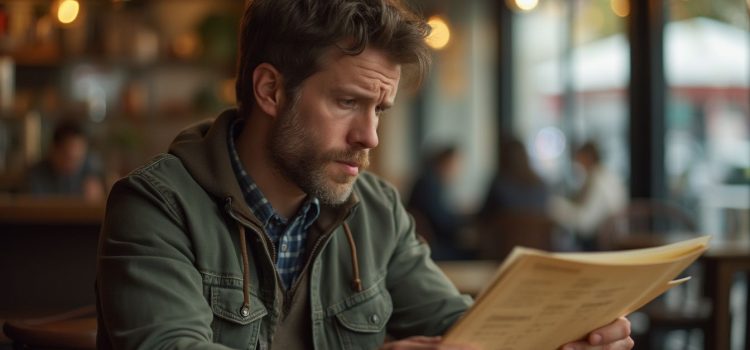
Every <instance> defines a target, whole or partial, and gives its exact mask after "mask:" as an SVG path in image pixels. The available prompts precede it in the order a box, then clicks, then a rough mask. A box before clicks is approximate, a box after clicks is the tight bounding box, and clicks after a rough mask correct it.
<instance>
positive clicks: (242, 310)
mask: <svg viewBox="0 0 750 350" xmlns="http://www.w3.org/2000/svg"><path fill="white" fill-rule="evenodd" d="M240 315H242V317H247V316H250V308H249V307H248V306H247V305H242V307H241V308H240Z"/></svg>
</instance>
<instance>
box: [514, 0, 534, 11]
mask: <svg viewBox="0 0 750 350" xmlns="http://www.w3.org/2000/svg"><path fill="white" fill-rule="evenodd" d="M536 5H539V0H516V7H518V9H520V10H523V11H531V10H533V9H534V8H536Z"/></svg>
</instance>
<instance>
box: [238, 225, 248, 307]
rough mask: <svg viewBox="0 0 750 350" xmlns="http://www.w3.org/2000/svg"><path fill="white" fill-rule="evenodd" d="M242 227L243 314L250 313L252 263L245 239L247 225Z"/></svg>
mask: <svg viewBox="0 0 750 350" xmlns="http://www.w3.org/2000/svg"><path fill="white" fill-rule="evenodd" d="M239 227H240V251H241V252H242V269H243V271H242V300H243V302H242V309H240V313H241V314H242V316H247V315H249V314H250V263H249V262H248V255H247V241H246V240H245V226H242V224H239Z"/></svg>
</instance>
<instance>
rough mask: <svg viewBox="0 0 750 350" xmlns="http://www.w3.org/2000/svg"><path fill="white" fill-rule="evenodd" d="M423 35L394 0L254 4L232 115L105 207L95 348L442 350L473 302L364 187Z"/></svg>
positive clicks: (404, 218)
mask: <svg viewBox="0 0 750 350" xmlns="http://www.w3.org/2000/svg"><path fill="white" fill-rule="evenodd" d="M427 32H428V30H427V27H426V25H425V23H424V22H423V21H422V20H421V19H419V18H417V17H415V16H413V15H412V14H410V13H408V12H406V11H404V10H403V9H402V8H401V7H400V6H399V5H397V4H395V3H393V2H392V1H385V0H382V1H381V0H360V1H351V0H350V1H345V0H325V1H321V0H257V1H253V2H251V4H250V5H249V7H248V9H247V11H246V12H245V16H244V18H243V24H242V33H241V39H240V43H241V48H240V62H239V76H238V81H237V98H238V101H239V109H238V110H231V111H227V112H225V113H224V114H222V115H221V116H219V117H218V118H217V119H216V120H215V121H214V122H212V123H206V124H201V125H198V126H196V127H194V128H191V129H189V130H187V131H185V132H183V133H182V134H181V135H179V136H178V137H177V139H176V140H175V141H174V143H173V144H172V145H171V147H170V153H169V154H165V155H161V156H159V157H157V158H156V159H154V160H153V161H152V162H151V163H149V164H148V165H146V166H144V167H142V168H140V169H138V170H136V171H135V172H133V173H132V174H131V175H129V176H128V177H126V178H125V179H123V180H121V181H120V182H118V183H117V184H116V185H115V186H114V188H113V190H112V193H111V194H110V198H109V201H108V206H107V214H106V219H105V222H104V225H103V228H102V236H101V239H100V249H99V258H98V272H97V296H98V303H97V304H98V305H97V306H98V313H99V328H98V329H99V334H98V345H99V347H100V348H105V349H106V348H145V349H155V348H159V349H160V348H168V349H174V348H200V349H225V348H227V347H230V348H243V349H246V348H250V349H253V348H256V349H269V348H270V349H313V348H315V349H338V348H342V349H376V348H379V347H381V346H382V347H383V348H390V349H397V348H398V349H407V348H415V349H441V348H443V349H449V348H450V347H447V346H445V345H442V344H440V340H439V338H436V337H435V336H438V335H440V334H442V333H443V332H445V331H446V330H447V329H448V328H449V327H450V326H451V324H453V323H454V322H455V321H456V319H458V317H460V316H461V314H462V313H463V312H464V311H465V310H466V308H468V307H469V303H470V301H469V300H468V299H467V298H465V297H463V296H461V295H459V294H458V292H457V291H456V289H455V288H454V287H453V286H452V285H451V284H450V283H449V282H448V281H447V279H446V278H445V276H444V275H442V274H441V273H440V271H439V270H438V268H437V267H436V266H435V265H434V263H433V262H432V261H431V260H430V259H429V249H428V248H427V247H426V245H424V244H422V243H420V241H419V240H418V239H417V238H416V235H415V233H414V229H413V223H412V220H411V219H410V218H409V216H408V215H407V214H406V212H405V210H404V208H403V207H402V205H401V204H400V200H399V197H398V195H397V192H396V191H395V190H394V189H393V188H392V187H391V186H389V185H387V184H386V183H384V182H383V181H381V180H380V179H378V178H376V177H375V176H373V175H371V174H368V173H364V172H363V169H364V168H365V167H366V166H367V162H368V151H369V150H370V149H372V148H374V147H376V146H377V144H378V136H377V132H376V128H377V124H378V117H379V115H380V113H381V112H382V111H384V110H386V109H388V107H390V106H391V105H392V104H393V101H394V99H395V96H396V89H397V87H398V83H399V79H400V76H401V67H402V65H407V64H411V65H415V66H417V67H421V69H419V70H418V72H419V74H422V73H424V70H425V68H426V66H427V62H428V55H429V53H428V51H427V49H426V48H425V46H424V43H423V38H424V36H425V34H426V33H427ZM386 333H387V334H388V335H389V336H391V337H393V338H395V339H401V340H399V341H395V342H391V343H388V344H383V343H384V339H385V337H386ZM628 333H629V330H628V323H627V321H626V320H624V319H622V320H618V321H616V322H615V323H613V324H612V325H610V326H607V327H605V328H603V329H601V330H598V331H596V332H595V333H594V334H593V335H592V338H597V341H599V342H601V343H602V344H607V343H615V344H614V346H613V347H610V349H629V348H630V346H631V345H630V339H629V338H628ZM571 346H578V347H580V348H583V346H584V344H583V343H576V344H571ZM453 348H455V347H453ZM600 348H601V347H592V349H600Z"/></svg>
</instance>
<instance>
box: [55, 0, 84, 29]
mask: <svg viewBox="0 0 750 350" xmlns="http://www.w3.org/2000/svg"><path fill="white" fill-rule="evenodd" d="M79 9H80V5H79V4H78V1H76V0H63V1H62V2H61V3H60V7H58V8H57V20H58V21H60V23H63V24H69V23H73V21H75V20H76V18H77V17H78V10H79Z"/></svg>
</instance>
